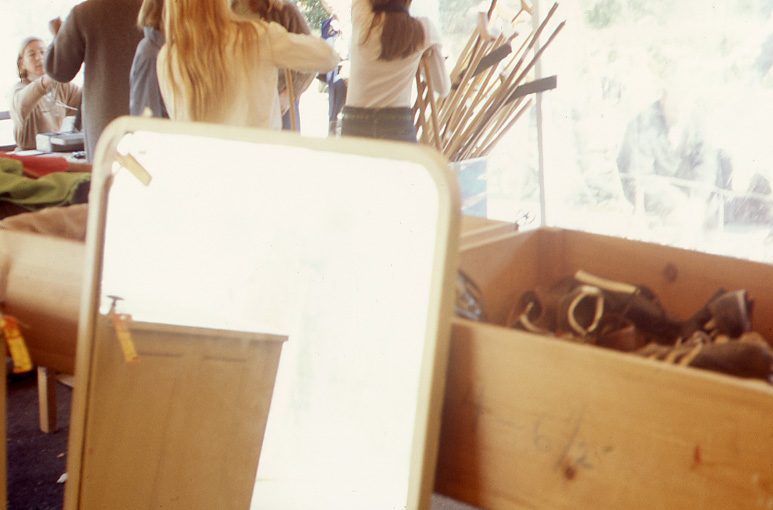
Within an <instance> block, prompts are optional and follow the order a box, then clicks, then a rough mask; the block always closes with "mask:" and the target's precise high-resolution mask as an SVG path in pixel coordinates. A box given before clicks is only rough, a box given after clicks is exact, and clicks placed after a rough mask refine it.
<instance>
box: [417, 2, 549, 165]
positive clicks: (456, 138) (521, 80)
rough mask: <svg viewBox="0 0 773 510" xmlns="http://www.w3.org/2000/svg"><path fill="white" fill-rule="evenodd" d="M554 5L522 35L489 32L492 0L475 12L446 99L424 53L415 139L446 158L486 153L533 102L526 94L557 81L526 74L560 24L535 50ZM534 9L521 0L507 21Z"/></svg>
mask: <svg viewBox="0 0 773 510" xmlns="http://www.w3.org/2000/svg"><path fill="white" fill-rule="evenodd" d="M557 8H558V3H557V2H556V3H554V4H553V6H552V8H551V9H550V11H549V12H548V13H547V15H546V16H545V18H544V19H543V20H542V22H540V23H539V25H538V26H537V27H536V28H535V29H533V30H532V31H531V32H530V33H529V34H527V35H525V36H520V35H519V34H518V33H517V32H513V33H511V34H504V33H502V34H499V35H496V36H494V35H492V34H491V33H490V32H489V22H490V21H491V17H492V16H493V15H495V14H496V13H497V12H498V8H497V6H496V1H494V2H492V4H491V8H490V9H489V11H488V12H487V13H484V12H481V13H479V15H478V24H477V26H476V28H475V30H474V31H473V33H472V35H471V36H470V38H469V40H468V41H467V44H466V46H465V47H464V49H463V50H462V52H461V53H460V54H459V57H458V59H457V62H456V64H455V66H454V67H453V69H452V71H451V84H452V89H451V93H450V94H449V95H448V96H446V97H445V98H442V99H437V100H436V99H435V98H434V95H433V89H432V83H431V78H430V74H429V66H428V64H427V60H426V59H427V56H428V55H425V56H424V57H423V58H422V61H421V64H420V65H419V69H418V70H417V72H416V91H417V94H416V102H415V104H414V114H415V116H414V119H415V122H416V131H417V133H418V136H419V141H420V142H421V143H425V144H428V145H431V146H433V147H435V148H436V149H437V150H438V151H440V152H441V153H442V154H443V155H445V156H446V157H447V158H448V160H449V161H461V160H465V159H471V158H476V157H481V156H485V155H487V154H488V153H489V152H490V151H491V150H492V148H493V147H494V146H495V145H496V144H497V142H499V140H500V139H501V138H502V136H504V134H505V133H506V132H507V131H508V130H509V129H510V128H511V127H512V126H513V125H514V124H515V122H517V121H518V119H519V118H520V117H521V116H522V115H523V113H524V112H525V111H527V110H528V108H530V107H531V105H532V99H531V97H528V96H530V95H532V94H534V93H536V92H543V91H545V90H549V89H551V88H555V86H556V77H555V76H552V77H548V78H542V79H539V80H533V81H527V79H528V78H529V75H530V72H531V71H532V69H533V68H534V65H535V64H536V63H537V61H538V59H539V58H540V57H541V56H542V54H543V52H544V51H545V49H546V48H547V47H548V46H549V45H550V44H551V43H552V42H553V40H554V39H555V37H556V35H557V34H558V33H559V32H560V30H561V29H562V28H563V26H564V22H563V21H562V22H561V23H559V24H558V26H557V27H556V28H555V29H554V30H553V32H552V33H551V34H550V36H549V37H548V38H547V40H546V42H545V43H544V44H543V45H541V46H539V47H538V48H537V49H536V51H534V50H535V48H536V47H537V42H538V41H539V38H540V36H541V35H542V33H543V31H544V30H545V27H546V26H547V25H548V24H549V22H550V20H551V18H552V17H553V16H554V14H555V12H556V10H557ZM500 10H501V9H500ZM532 12H533V11H532V9H531V7H530V6H529V5H528V4H527V3H526V1H525V0H521V2H520V9H519V10H518V11H517V12H516V13H515V15H514V16H511V17H510V19H508V20H507V22H508V23H509V25H510V26H514V25H515V24H516V23H517V22H518V21H519V19H520V18H521V17H522V16H532ZM500 16H502V14H500ZM516 46H517V49H516ZM429 51H432V50H429Z"/></svg>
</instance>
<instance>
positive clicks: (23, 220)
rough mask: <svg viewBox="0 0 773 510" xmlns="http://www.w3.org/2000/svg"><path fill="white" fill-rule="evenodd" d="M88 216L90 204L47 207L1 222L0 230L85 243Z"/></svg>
mask: <svg viewBox="0 0 773 510" xmlns="http://www.w3.org/2000/svg"><path fill="white" fill-rule="evenodd" d="M88 214H89V206H88V204H76V205H70V206H67V207H47V208H45V209H41V210H40V211H33V212H27V213H22V214H16V215H14V216H11V217H9V218H6V219H4V220H2V221H0V229H6V230H15V231H17V232H32V233H35V234H42V235H49V236H55V237H62V238H65V239H72V240H75V241H84V240H85V239H86V219H87V218H88Z"/></svg>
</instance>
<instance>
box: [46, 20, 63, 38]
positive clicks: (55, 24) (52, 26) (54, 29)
mask: <svg viewBox="0 0 773 510" xmlns="http://www.w3.org/2000/svg"><path fill="white" fill-rule="evenodd" d="M60 28H62V18H60V17H59V16H57V17H56V18H54V19H52V20H51V21H49V22H48V29H49V30H50V31H51V34H53V35H54V36H55V35H56V34H58V33H59V29H60Z"/></svg>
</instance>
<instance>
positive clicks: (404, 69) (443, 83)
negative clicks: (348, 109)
mask: <svg viewBox="0 0 773 510" xmlns="http://www.w3.org/2000/svg"><path fill="white" fill-rule="evenodd" d="M416 19H417V20H419V21H420V22H421V24H422V26H423V27H424V45H423V46H422V47H421V48H419V49H418V50H417V51H416V52H415V53H414V54H413V55H411V56H409V57H406V58H401V59H397V60H390V61H386V60H379V59H378V56H379V54H381V28H380V27H379V28H376V29H374V30H373V32H371V34H370V37H368V40H367V41H365V43H364V44H362V39H363V35H364V34H366V33H367V31H368V28H369V27H370V24H371V21H372V20H373V11H372V9H371V5H370V2H369V0H353V1H352V39H351V40H352V47H351V53H350V61H351V69H350V75H349V88H348V90H347V92H346V105H347V106H354V107H360V108H385V107H409V106H412V104H411V93H412V91H413V85H414V83H415V81H416V70H417V69H418V67H419V61H420V59H421V56H422V54H424V52H425V51H426V50H427V49H428V48H430V47H433V51H432V55H431V57H430V59H429V70H430V78H431V80H432V86H433V87H434V89H435V92H436V93H437V94H438V95H440V96H441V97H442V96H445V95H447V94H448V93H449V92H450V90H451V81H450V79H449V77H448V73H447V72H446V68H445V61H444V60H443V53H442V49H441V41H440V36H439V34H438V31H437V29H436V28H435V26H434V25H433V24H432V22H431V21H430V20H429V19H428V18H423V17H417V18H416Z"/></svg>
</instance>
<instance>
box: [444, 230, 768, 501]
mask: <svg viewBox="0 0 773 510" xmlns="http://www.w3.org/2000/svg"><path fill="white" fill-rule="evenodd" d="M463 239H464V237H463ZM462 244H463V246H464V248H463V249H462V251H461V254H460V265H461V268H462V269H463V270H464V271H465V272H466V273H467V274H468V275H469V276H471V277H472V278H473V279H474V280H475V282H476V283H477V284H478V285H479V286H480V287H481V289H482V291H483V295H484V299H485V303H486V305H487V308H488V312H489V316H490V319H491V321H492V322H494V323H495V324H483V323H477V322H471V321H467V320H463V319H456V320H455V323H454V325H453V332H452V342H451V352H450V358H449V366H448V379H447V381H446V395H445V403H444V411H443V422H442V432H441V440H440V450H439V457H438V467H437V473H436V490H437V491H438V492H440V493H442V494H445V495H448V496H450V497H453V498H455V499H458V500H461V501H465V502H467V503H469V504H472V505H475V506H479V507H481V508H487V509H510V508H538V509H573V510H576V509H583V508H588V509H590V508H593V509H596V508H625V509H637V508H663V509H679V508H685V509H687V508H690V509H693V508H717V509H734V508H738V509H751V508H773V386H771V385H769V384H767V383H765V382H764V381H757V380H745V379H740V378H735V377H731V376H726V375H722V374H718V373H714V372H709V371H704V370H698V369H694V368H689V367H679V366H674V365H670V364H667V363H664V362H660V361H654V360H648V359H643V358H641V357H638V356H635V355H632V354H626V353H619V352H615V351H611V350H606V349H603V348H600V347H595V346H589V345H582V344H575V343H572V342H567V341H563V340H558V339H555V338H550V337H545V336H540V335H535V334H530V333H527V332H523V331H519V330H514V329H505V328H503V327H501V326H498V325H496V324H503V323H504V321H505V318H506V316H507V313H508V312H509V310H510V308H511V307H512V305H513V304H514V303H515V302H516V300H517V299H518V298H519V297H520V295H521V294H522V293H523V292H524V291H526V290H528V289H531V288H534V287H535V286H537V285H540V284H541V285H545V284H549V283H553V282H555V281H556V280H558V279H559V278H561V277H563V276H567V275H571V274H573V273H574V272H575V271H577V270H579V269H584V270H586V271H589V272H591V273H594V274H597V275H600V276H604V277H607V278H610V279H616V280H621V281H627V282H630V283H638V284H645V285H647V286H649V287H650V288H651V289H652V290H653V291H654V292H655V293H656V294H657V296H658V297H659V298H660V300H661V301H662V303H663V305H664V306H665V308H666V310H668V311H669V312H670V313H672V314H673V315H674V316H676V317H681V318H686V317H688V316H689V315H691V314H692V313H693V312H695V311H696V310H697V309H698V308H699V307H701V306H702V305H703V304H705V302H706V300H707V299H708V298H709V297H710V296H711V295H712V294H713V293H714V292H715V291H716V290H717V289H718V288H719V287H724V288H725V289H727V290H732V289H746V290H748V292H749V295H750V296H751V297H752V298H753V299H754V301H755V305H754V317H753V319H754V320H753V325H754V329H755V330H756V331H758V332H759V333H761V334H762V335H764V336H765V337H766V338H767V339H768V340H770V339H773V292H771V289H770V284H771V282H773V266H769V265H765V264H759V263H754V262H748V261H743V260H738V259H731V258H725V257H719V256H713V255H709V254H703V253H697V252H691V251H686V250H681V249H676V248H670V247H665V246H659V245H654V244H648V243H642V242H634V241H628V240H623V239H618V238H612V237H606V236H600V235H593V234H587V233H581V232H574V231H568V230H560V229H548V228H543V229H538V230H536V231H530V232H523V233H515V234H511V235H508V236H501V235H498V236H493V237H489V238H487V239H478V240H475V239H472V241H471V242H467V243H464V242H463V243H462Z"/></svg>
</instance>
